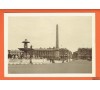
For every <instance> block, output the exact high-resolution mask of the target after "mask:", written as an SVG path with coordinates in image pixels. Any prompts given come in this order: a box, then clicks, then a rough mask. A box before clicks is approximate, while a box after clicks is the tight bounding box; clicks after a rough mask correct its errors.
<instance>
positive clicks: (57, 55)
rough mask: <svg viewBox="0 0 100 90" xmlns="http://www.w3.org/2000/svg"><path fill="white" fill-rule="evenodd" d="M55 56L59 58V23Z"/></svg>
mask: <svg viewBox="0 0 100 90" xmlns="http://www.w3.org/2000/svg"><path fill="white" fill-rule="evenodd" d="M55 58H56V59H57V60H58V59H59V58H60V57H59V32H58V24H57V25H56V51H55Z"/></svg>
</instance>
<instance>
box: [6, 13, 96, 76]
mask: <svg viewBox="0 0 100 90" xmlns="http://www.w3.org/2000/svg"><path fill="white" fill-rule="evenodd" d="M4 54H5V56H4V76H5V77H95V76H96V57H95V13H4Z"/></svg>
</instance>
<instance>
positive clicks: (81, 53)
mask: <svg viewBox="0 0 100 90" xmlns="http://www.w3.org/2000/svg"><path fill="white" fill-rule="evenodd" d="M72 58H73V59H82V60H92V48H79V49H78V50H77V51H76V52H74V53H73V55H72Z"/></svg>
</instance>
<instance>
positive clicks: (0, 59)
mask: <svg viewBox="0 0 100 90" xmlns="http://www.w3.org/2000/svg"><path fill="white" fill-rule="evenodd" d="M74 12H75V13H95V14H96V19H95V20H96V77H97V78H98V77H100V70H99V69H100V60H99V59H100V55H99V50H100V48H99V46H100V40H99V35H100V31H99V30H100V25H99V24H100V10H95V9H92V10H89V9H86V10H82V9H77V10H72V9H1V10H0V42H1V43H0V80H92V79H93V80H94V78H95V77H94V78H91V77H4V13H74ZM97 48H98V49H97ZM99 79H100V78H99ZM95 80H96V78H95Z"/></svg>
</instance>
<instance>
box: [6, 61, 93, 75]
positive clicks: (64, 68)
mask: <svg viewBox="0 0 100 90" xmlns="http://www.w3.org/2000/svg"><path fill="white" fill-rule="evenodd" d="M27 62H28V63H26V64H18V63H17V64H9V65H8V73H9V74H35V73H92V61H87V60H76V61H71V62H65V63H62V62H59V63H50V62H49V61H47V62H46V61H44V62H45V63H35V62H34V63H33V64H29V61H27ZM38 62H39V61H38Z"/></svg>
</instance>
